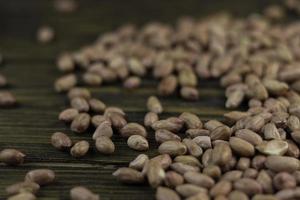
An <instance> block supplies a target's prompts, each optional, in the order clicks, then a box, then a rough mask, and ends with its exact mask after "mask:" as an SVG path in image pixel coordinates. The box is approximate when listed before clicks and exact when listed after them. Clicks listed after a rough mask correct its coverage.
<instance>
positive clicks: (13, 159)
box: [0, 149, 26, 166]
mask: <svg viewBox="0 0 300 200" xmlns="http://www.w3.org/2000/svg"><path fill="white" fill-rule="evenodd" d="M25 156H26V155H25V154H24V153H22V152H21V151H18V150H16V149H3V150H2V151H1V152H0V162H3V163H5V164H6V165H13V166H17V165H21V164H23V162H24V158H25Z"/></svg>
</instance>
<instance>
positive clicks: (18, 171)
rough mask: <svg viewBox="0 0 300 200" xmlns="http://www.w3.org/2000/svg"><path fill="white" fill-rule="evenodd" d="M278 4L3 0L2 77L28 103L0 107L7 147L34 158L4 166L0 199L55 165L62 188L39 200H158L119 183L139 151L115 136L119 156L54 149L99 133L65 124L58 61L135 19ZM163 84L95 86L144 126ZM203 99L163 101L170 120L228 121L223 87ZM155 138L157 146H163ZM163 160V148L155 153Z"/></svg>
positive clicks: (204, 91) (1, 140)
mask: <svg viewBox="0 0 300 200" xmlns="http://www.w3.org/2000/svg"><path fill="white" fill-rule="evenodd" d="M272 2H274V0H264V1H262V0H257V1H253V0H244V1H240V0H227V1H220V0H207V1H206V0H202V1H197V0H184V1H173V0H157V1H154V0H146V1H141V0H127V1H125V0H82V1H80V8H79V10H78V11H77V12H75V13H72V14H61V13H57V12H56V11H55V10H54V9H53V1H52V0H0V52H1V53H2V54H3V55H4V56H5V58H6V63H5V65H4V66H1V67H0V73H3V74H5V75H6V76H7V78H8V79H9V81H10V86H9V87H8V88H7V89H9V90H11V91H12V92H13V93H14V94H15V95H16V96H17V98H18V101H19V102H20V106H19V107H18V108H14V109H0V149H2V148H7V147H12V148H17V149H20V150H22V151H24V152H25V153H26V154H27V158H26V164H24V165H22V166H19V167H7V166H4V165H1V164H0V199H5V192H4V188H5V186H7V185H9V184H12V183H15V182H17V181H21V180H22V179H23V177H24V174H25V173H26V172H27V171H28V170H30V169H35V168H41V167H47V168H51V169H53V170H54V171H55V172H56V174H57V181H56V183H55V184H52V185H49V186H46V187H43V188H42V189H41V190H40V192H39V194H38V196H39V199H45V200H46V199H68V196H69V189H70V188H71V187H73V186H75V185H84V186H87V187H88V188H90V189H91V190H93V191H94V192H97V193H99V194H101V196H102V199H112V200H116V199H145V200H146V199H153V197H154V196H153V194H154V193H153V190H152V189H150V188H149V187H148V186H146V185H141V186H127V185H122V184H120V183H118V182H117V181H116V180H115V179H114V178H113V177H112V176H111V173H112V172H113V171H114V170H115V169H117V168H118V167H120V166H125V165H127V164H128V161H130V160H132V159H133V158H134V157H135V156H136V155H137V154H138V152H135V151H133V150H130V149H129V148H128V147H127V145H126V141H125V140H124V139H122V138H119V137H118V136H115V137H114V138H113V141H114V142H115V144H116V152H115V154H114V155H112V156H104V155H100V154H98V153H97V152H95V151H94V150H92V151H91V152H90V153H89V155H88V156H86V157H85V158H82V159H74V158H72V157H70V156H69V155H68V154H67V153H64V152H59V151H57V150H55V149H54V148H52V146H51V145H50V144H49V137H50V136H51V134H52V133H53V132H55V131H62V132H66V133H68V134H69V135H70V136H71V137H72V139H73V140H74V141H77V140H80V139H88V140H89V141H91V140H90V138H91V133H92V130H90V131H89V133H86V134H83V135H78V134H77V135H76V134H74V133H71V132H70V131H69V129H68V127H66V126H65V125H64V124H63V123H61V122H59V121H58V120H57V115H58V113H59V111H61V110H62V109H63V108H65V107H66V102H67V101H66V98H65V97H64V96H63V95H58V94H56V93H55V92H54V91H53V81H54V80H55V78H56V77H58V76H59V72H58V71H57V69H56V67H55V64H54V60H55V57H56V55H57V54H58V53H59V52H61V51H63V50H75V49H77V48H79V47H80V46H82V45H84V44H88V43H90V42H92V41H93V40H95V38H96V37H97V36H98V35H99V34H100V33H103V32H105V31H110V30H113V29H114V28H116V27H118V26H119V25H121V24H123V23H127V22H132V23H135V24H138V25H142V24H144V23H145V22H148V21H151V20H159V21H163V22H170V23H174V22H175V21H176V19H177V18H178V17H179V16H183V15H191V16H195V17H201V16H205V15H208V14H210V13H214V12H217V11H222V10H227V9H229V10H231V11H233V12H234V13H235V14H237V15H242V16H246V15H247V14H248V13H251V12H254V11H261V10H262V9H263V8H264V6H265V5H266V4H269V3H272ZM44 24H48V25H51V26H53V27H54V29H55V31H56V39H55V41H54V42H53V43H51V44H49V45H40V44H38V43H37V42H36V40H35V34H36V30H37V28H38V27H39V26H40V25H44ZM155 84H156V83H155V82H153V81H150V80H145V82H144V83H143V85H142V87H141V88H140V89H137V90H134V91H126V90H125V91H124V90H122V89H120V84H115V85H110V86H103V87H101V88H97V89H92V92H93V94H94V95H96V97H99V98H101V99H102V100H103V101H104V102H106V103H107V104H108V105H115V106H120V107H122V108H124V109H125V111H126V112H127V113H128V121H135V122H142V120H143V115H144V114H145V112H146V109H145V101H146V98H147V97H148V96H149V95H151V94H155ZM199 91H200V101H198V102H194V103H191V102H184V101H182V100H181V99H179V98H178V97H176V96H173V97H168V98H164V99H162V103H163V105H164V107H165V110H166V113H165V114H164V115H165V116H169V115H171V114H177V113H180V112H182V111H184V110H188V111H192V112H196V113H197V114H199V115H200V117H201V119H203V120H206V119H211V118H221V115H222V113H224V112H225V111H226V110H225V108H224V106H223V105H224V94H223V90H222V89H221V88H220V87H219V86H218V82H217V81H200V84H199ZM151 135H153V134H150V139H151V141H150V144H151V147H152V149H155V148H154V147H155V146H156V145H155V142H154V140H153V136H151ZM147 153H148V154H149V155H155V154H156V150H151V151H149V152H147Z"/></svg>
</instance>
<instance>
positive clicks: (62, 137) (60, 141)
mask: <svg viewBox="0 0 300 200" xmlns="http://www.w3.org/2000/svg"><path fill="white" fill-rule="evenodd" d="M51 144H52V146H54V148H56V149H58V150H66V149H69V148H71V146H72V141H71V139H70V138H69V137H68V136H67V135H66V134H64V133H61V132H55V133H53V135H52V136H51Z"/></svg>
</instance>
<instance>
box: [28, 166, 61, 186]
mask: <svg viewBox="0 0 300 200" xmlns="http://www.w3.org/2000/svg"><path fill="white" fill-rule="evenodd" d="M54 180H55V173H54V171H52V170H50V169H35V170H31V171H29V172H28V173H27V174H26V175H25V181H32V182H35V183H37V184H39V185H48V184H50V183H52V182H54Z"/></svg>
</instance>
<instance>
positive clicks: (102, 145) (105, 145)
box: [95, 136, 115, 154]
mask: <svg viewBox="0 0 300 200" xmlns="http://www.w3.org/2000/svg"><path fill="white" fill-rule="evenodd" d="M95 146H96V149H97V150H98V151H99V152H100V153H103V154H112V153H114V152H115V145H114V143H113V142H112V140H111V139H110V138H109V137H107V136H99V137H97V138H96V142H95Z"/></svg>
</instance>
